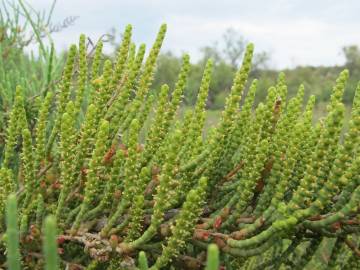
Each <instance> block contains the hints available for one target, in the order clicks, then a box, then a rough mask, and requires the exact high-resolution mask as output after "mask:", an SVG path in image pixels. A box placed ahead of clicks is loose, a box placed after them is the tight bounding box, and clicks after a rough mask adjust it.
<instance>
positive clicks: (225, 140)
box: [0, 25, 360, 270]
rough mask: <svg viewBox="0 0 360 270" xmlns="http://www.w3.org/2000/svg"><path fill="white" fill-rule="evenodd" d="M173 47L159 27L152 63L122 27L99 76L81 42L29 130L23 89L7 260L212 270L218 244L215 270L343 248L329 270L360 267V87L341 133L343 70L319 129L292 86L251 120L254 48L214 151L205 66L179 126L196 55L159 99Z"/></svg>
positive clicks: (2, 202)
mask: <svg viewBox="0 0 360 270" xmlns="http://www.w3.org/2000/svg"><path fill="white" fill-rule="evenodd" d="M165 32H166V25H162V26H161V28H160V31H159V33H158V35H157V38H156V40H155V42H154V44H153V46H152V48H151V49H150V50H149V53H148V55H147V58H146V59H145V60H144V58H145V45H143V44H142V45H140V46H138V47H137V46H136V45H135V44H133V43H132V41H131V35H132V27H131V26H127V27H126V29H125V32H124V34H123V39H122V43H121V45H120V47H119V49H118V53H117V57H116V61H115V62H114V63H112V62H111V60H106V61H102V44H101V42H100V43H99V44H98V45H97V47H96V51H95V54H94V57H93V58H92V61H89V59H88V58H87V52H86V46H85V36H84V35H82V36H81V37H80V40H79V45H78V46H76V45H73V46H71V48H70V50H69V53H68V58H67V63H66V65H65V68H64V71H63V76H62V80H61V82H60V84H59V85H58V88H56V89H52V90H53V91H48V92H47V93H46V96H44V97H42V101H41V103H40V104H41V105H40V108H39V110H38V112H37V117H36V119H37V121H36V124H35V125H34V126H31V125H29V121H30V120H31V119H28V117H27V113H26V109H25V107H24V96H23V89H22V88H21V87H17V89H16V96H15V100H14V104H13V106H12V110H11V113H10V116H9V121H8V124H7V136H6V143H5V146H4V153H3V155H2V163H1V169H0V181H1V185H0V187H1V192H0V207H1V208H0V209H1V210H2V211H1V213H0V214H1V220H2V221H3V222H2V223H1V226H2V227H1V231H2V232H5V231H6V234H5V235H4V237H3V238H4V240H5V241H4V242H3V243H2V244H1V246H0V248H1V254H4V255H2V256H0V261H1V262H2V263H5V262H6V260H7V261H8V265H9V267H10V268H11V269H19V267H20V262H21V264H22V265H23V267H24V268H26V269H42V267H43V265H45V267H47V269H58V268H59V267H61V268H62V269H63V268H64V269H65V267H71V269H109V270H110V269H138V268H140V269H147V266H146V265H147V264H148V263H149V265H151V266H150V268H149V269H202V268H203V267H204V266H205V263H206V250H207V248H208V246H209V244H211V243H215V244H216V245H217V246H218V248H219V251H220V262H217V259H216V258H218V257H217V255H216V248H214V247H213V246H212V247H211V248H210V253H211V254H213V253H215V254H213V255H212V256H209V261H212V260H214V263H213V264H211V263H210V264H209V265H208V266H207V267H208V269H209V270H210V269H217V268H218V266H217V264H218V263H220V265H221V267H226V269H260V268H265V269H286V268H289V267H291V268H292V267H295V269H303V268H304V267H305V266H306V265H307V263H308V262H309V261H310V260H311V258H312V257H313V256H314V255H315V254H316V253H317V252H319V250H320V252H321V251H322V250H324V249H325V248H324V245H323V242H324V240H325V239H326V240H328V239H335V240H333V241H332V243H333V247H331V248H330V251H329V252H328V256H329V258H328V260H327V262H326V263H327V266H328V267H329V268H332V267H334V268H336V267H341V268H342V269H356V267H359V255H360V252H359V247H358V246H359V237H358V232H359V229H360V222H359V210H360V209H359V200H360V182H359V181H360V178H359V175H360V174H359V172H360V158H359V156H358V151H359V146H360V145H359V144H360V136H359V132H360V85H359V87H358V88H357V90H356V95H355V97H354V102H353V107H352V111H351V117H350V120H349V123H348V129H347V131H344V128H343V126H344V113H345V108H344V105H343V103H342V98H343V93H344V88H345V84H346V80H347V79H348V71H347V70H344V71H343V72H342V73H341V74H340V75H339V78H338V79H337V81H336V83H335V86H334V88H333V92H332V96H331V101H330V102H329V105H328V107H327V115H326V117H324V118H323V119H321V120H320V121H319V122H318V123H316V124H313V107H314V103H315V98H314V97H310V98H309V100H307V101H304V87H303V86H300V87H299V90H298V92H297V95H296V96H295V97H293V98H291V99H289V98H287V86H286V81H285V76H284V74H282V73H281V74H280V75H279V78H278V82H277V84H276V85H275V86H273V87H271V88H269V90H268V94H267V97H266V100H265V101H264V102H263V103H260V104H259V105H257V106H256V107H255V106H254V104H253V103H254V99H255V96H256V91H257V80H254V81H252V82H251V83H250V86H249V87H247V80H248V75H249V72H250V69H251V60H252V55H253V45H252V44H249V45H248V46H247V48H246V52H245V55H244V57H243V63H242V66H241V68H240V69H239V70H238V72H237V73H236V75H235V78H234V83H233V86H232V89H231V92H230V94H229V96H228V97H227V99H226V105H225V108H224V111H223V112H222V116H221V119H220V121H219V123H218V125H217V126H215V127H214V128H213V129H212V130H210V131H209V132H208V133H207V134H206V136H205V135H204V130H203V129H204V121H205V109H206V100H207V96H208V91H209V85H210V81H211V76H212V68H213V63H212V61H211V60H209V61H208V62H207V64H206V67H205V70H204V74H203V78H202V81H201V85H200V88H199V92H198V97H197V102H196V104H195V106H194V108H193V109H191V110H189V111H187V113H186V114H185V115H184V117H183V118H181V119H179V117H178V115H177V111H178V109H179V106H180V105H181V101H182V97H183V95H184V91H185V89H186V80H187V75H188V73H189V67H190V63H189V56H188V55H184V56H183V64H182V68H181V71H180V73H179V76H178V80H177V83H176V85H175V86H174V89H170V88H169V87H168V86H167V85H163V86H162V87H161V91H160V93H159V95H158V96H154V95H153V93H152V91H151V83H152V81H153V77H154V70H155V64H156V59H157V57H158V55H159V51H160V48H161V45H162V42H163V39H164V36H165ZM305 103H306V105H305V107H304V108H303V104H305ZM8 196H10V199H9V203H8V206H7V207H8V218H5V207H6V200H7V199H8ZM15 196H16V197H17V203H18V212H19V217H18V222H17V221H16V211H15V210H14V209H16V204H15V203H14V201H15ZM14 205H15V206H14ZM49 215H51V217H48V218H47V219H44V218H45V217H47V216H49ZM5 220H6V225H5ZM44 220H45V226H44V225H43V223H44V222H43V221H44ZM55 220H56V223H57V227H58V235H57V244H58V250H57V251H58V256H56V255H54V254H55V252H54V250H55V249H56V245H54V238H55V236H54V231H55ZM17 224H18V226H19V227H18V230H17ZM17 231H18V233H17ZM17 234H19V236H17ZM43 234H44V235H45V237H44V240H43V238H42V235H43ZM18 237H19V239H20V241H19V244H17V243H18V242H17V239H18ZM42 242H44V246H45V248H44V252H42V249H43V248H42ZM143 252H145V253H146V257H147V258H145V254H144V253H143ZM5 254H7V259H6V256H5ZM139 254H140V255H139ZM139 256H140V259H139V262H138V259H137V258H138V257H139Z"/></svg>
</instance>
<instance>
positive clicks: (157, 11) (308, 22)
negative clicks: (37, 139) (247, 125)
mask: <svg viewBox="0 0 360 270" xmlns="http://www.w3.org/2000/svg"><path fill="white" fill-rule="evenodd" d="M28 2H29V3H31V4H32V5H33V6H34V7H35V8H37V9H47V8H49V6H50V4H51V1H50V0H28ZM359 12H360V1H358V0H342V1H339V0H292V1H291V0H288V1H285V0H271V1H270V0H245V1H243V0H221V1H218V0H180V1H179V0H178V1H176V0H58V1H57V4H56V8H55V11H54V16H53V22H54V23H56V22H59V21H61V20H63V19H64V18H65V17H67V16H79V19H78V20H77V21H76V23H75V25H74V26H72V27H70V28H68V29H65V30H64V31H62V32H60V33H56V34H54V40H55V41H56V44H57V48H58V49H62V48H66V47H67V46H68V45H69V44H71V43H74V42H77V39H78V36H79V35H80V33H85V34H87V35H88V36H90V37H91V38H92V39H97V38H98V37H99V36H100V35H102V34H104V33H106V32H108V31H109V30H110V29H111V28H112V27H115V28H117V29H118V30H119V32H120V31H122V30H123V28H124V27H125V25H126V24H128V23H131V24H132V25H133V27H134V40H135V41H136V42H146V43H150V42H151V41H152V40H153V39H154V36H155V35H156V32H157V30H158V27H159V26H160V24H161V23H163V22H166V23H167V24H168V33H167V37H166V39H165V43H164V47H163V51H166V50H172V51H174V52H176V53H177V54H180V53H181V52H189V53H190V55H191V56H192V58H193V59H194V60H196V59H197V58H198V57H199V55H200V53H199V48H200V47H202V46H205V45H210V44H212V42H214V41H216V40H219V39H220V38H221V35H222V33H223V32H224V31H225V30H226V29H227V28H229V27H232V28H234V29H235V30H237V31H238V32H239V33H240V34H241V35H243V36H244V37H245V39H247V40H249V41H252V42H253V43H255V48H256V50H257V51H267V52H269V53H270V55H271V66H272V67H275V68H285V67H294V66H296V65H335V64H342V63H343V61H344V58H343V56H342V54H341V48H342V47H343V46H345V45H349V44H357V45H360V34H359V29H360V16H359Z"/></svg>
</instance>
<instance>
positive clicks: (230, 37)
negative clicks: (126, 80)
mask: <svg viewBox="0 0 360 270" xmlns="http://www.w3.org/2000/svg"><path fill="white" fill-rule="evenodd" d="M246 44H247V41H246V40H245V39H244V38H243V37H242V36H241V35H239V33H237V32H236V31H235V30H234V29H228V30H227V31H226V32H225V33H224V34H223V36H222V39H221V40H220V41H219V42H215V43H214V44H212V45H210V46H206V47H203V48H201V49H200V50H201V58H200V60H198V61H197V62H193V63H192V66H191V72H190V78H189V81H188V86H187V91H186V93H185V102H186V104H188V105H193V104H194V103H195V100H196V95H197V92H198V89H199V82H200V79H201V76H202V73H203V70H204V67H205V63H206V60H207V59H208V58H212V59H213V60H214V71H213V77H212V81H211V85H210V95H209V99H208V104H207V105H208V108H210V109H221V108H222V107H223V105H224V102H225V97H226V96H227V95H228V93H229V90H230V87H231V85H232V79H233V77H234V73H235V71H236V69H237V67H238V65H239V63H240V61H241V59H242V56H243V52H244V48H245V46H246ZM342 52H343V54H344V57H345V60H346V61H345V64H344V65H343V66H329V67H326V66H319V67H313V66H298V67H295V68H293V69H285V70H282V71H284V72H285V74H286V80H287V83H288V85H289V89H288V91H289V94H290V95H289V96H290V97H291V96H294V95H295V93H296V91H297V89H298V87H299V85H300V84H304V86H305V94H306V95H307V96H309V95H310V94H315V95H316V97H317V104H322V103H324V102H326V101H327V100H328V99H329V97H330V94H331V90H332V86H333V82H334V80H335V79H336V77H337V76H338V74H339V72H340V71H341V70H342V69H344V68H348V69H349V71H350V80H349V83H348V84H347V90H346V92H345V96H344V101H345V103H350V102H351V100H352V98H353V95H354V92H355V88H356V84H357V82H358V81H359V80H360V49H359V48H358V47H357V46H356V45H351V46H347V47H344V48H343V50H342ZM269 63H270V56H269V54H268V53H267V52H260V53H257V54H255V59H254V68H253V71H252V73H251V76H250V79H254V78H258V79H259V91H258V94H257V97H256V100H257V102H259V101H260V100H263V99H264V97H265V96H266V94H267V89H268V88H269V87H270V86H272V85H274V84H276V80H277V76H278V74H279V72H280V71H279V70H275V69H271V68H270V67H269V66H270V65H269ZM180 66H181V57H180V56H177V55H175V54H174V53H172V52H171V51H168V52H165V53H163V54H161V55H160V57H159V60H158V65H157V72H156V76H155V82H154V84H153V88H154V89H155V90H159V89H160V86H161V85H162V84H164V83H167V84H169V86H170V87H171V86H173V85H174V84H175V82H176V78H177V74H178V72H179V70H180Z"/></svg>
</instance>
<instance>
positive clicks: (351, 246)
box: [345, 239, 360, 258]
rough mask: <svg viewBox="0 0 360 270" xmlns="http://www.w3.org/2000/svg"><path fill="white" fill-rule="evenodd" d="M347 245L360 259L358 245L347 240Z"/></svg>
mask: <svg viewBox="0 0 360 270" xmlns="http://www.w3.org/2000/svg"><path fill="white" fill-rule="evenodd" d="M345 243H346V245H347V246H348V247H349V248H350V249H351V250H352V251H353V252H354V254H355V255H356V256H358V257H359V258H360V250H359V249H358V247H357V246H356V244H355V243H354V242H353V241H351V240H350V239H345Z"/></svg>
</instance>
